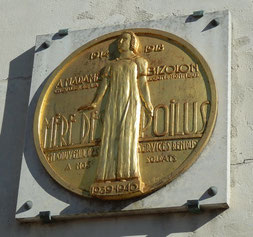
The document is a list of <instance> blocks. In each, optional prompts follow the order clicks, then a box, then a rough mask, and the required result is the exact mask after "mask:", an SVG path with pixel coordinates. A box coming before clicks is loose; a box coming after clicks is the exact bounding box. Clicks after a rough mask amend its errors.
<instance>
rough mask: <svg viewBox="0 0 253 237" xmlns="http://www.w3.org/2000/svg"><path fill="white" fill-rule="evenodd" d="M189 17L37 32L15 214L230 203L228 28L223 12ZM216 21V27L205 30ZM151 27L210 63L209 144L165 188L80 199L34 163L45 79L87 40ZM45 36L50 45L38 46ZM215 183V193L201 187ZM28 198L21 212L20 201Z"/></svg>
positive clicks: (30, 216)
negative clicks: (214, 102)
mask: <svg viewBox="0 0 253 237" xmlns="http://www.w3.org/2000/svg"><path fill="white" fill-rule="evenodd" d="M192 19H193V18H191V17H189V16H180V17H175V16H174V17H168V18H165V19H161V20H156V21H149V22H139V23H135V24H126V25H115V26H108V27H104V28H96V29H88V30H80V31H70V32H69V34H68V35H67V36H65V37H63V38H61V39H54V40H53V39H52V38H54V34H49V35H41V36H37V40H36V53H35V58H34V68H33V76H32V84H31V91H30V101H29V112H28V118H27V127H26V134H25V147H24V153H23V160H22V167H21V175H20V184H19V193H18V200H17V212H16V218H17V219H18V220H20V221H36V220H39V217H38V215H39V212H41V211H50V212H51V215H52V217H53V218H54V219H65V218H76V217H78V218H79V217H89V216H101V214H102V215H114V214H117V215H119V214H129V213H148V212H169V211H185V210H187V207H186V205H185V204H186V202H187V200H193V199H197V200H199V202H200V205H201V207H202V208H203V209H205V208H206V209H207V208H227V207H228V205H229V193H230V192H229V189H230V176H229V162H230V103H231V100H230V96H231V95H230V80H231V78H230V77H231V76H230V66H231V48H230V47H231V26H230V14H229V12H228V11H222V12H213V13H206V14H204V16H203V17H201V18H200V19H198V20H196V21H192ZM213 19H216V20H217V21H218V22H219V25H218V26H216V27H211V28H210V26H211V25H210V22H211V21H212V20H213ZM138 27H139V28H152V29H158V30H163V31H167V32H170V33H172V34H175V35H177V36H179V37H181V38H183V39H185V40H186V41H188V42H189V43H190V44H191V45H193V46H194V47H195V48H196V49H197V50H198V51H199V52H200V53H201V54H202V56H203V57H204V58H205V60H206V61H207V63H208V64H209V66H210V68H211V70H212V73H213V76H214V79H215V83H216V87H217V91H218V98H219V99H218V100H219V105H218V117H217V122H216V126H215V129H214V132H213V135H212V137H211V139H210V142H209V143H208V145H207V146H206V147H205V149H204V150H203V152H202V153H201V155H200V157H199V158H198V160H197V161H196V162H195V163H194V164H193V165H192V166H191V167H190V168H189V169H188V170H187V171H186V172H185V173H183V174H182V175H180V176H179V177H177V178H176V179H175V180H174V181H173V182H171V183H170V184H168V185H167V186H165V187H164V188H162V189H160V190H158V191H156V192H154V193H152V194H151V195H148V196H147V197H145V198H140V199H137V200H136V199H134V200H127V201H116V202H115V201H114V202H113V201H100V200H93V199H85V198H82V197H79V196H77V195H75V194H73V193H71V192H69V191H67V190H66V189H64V188H63V187H61V186H60V185H59V184H58V183H56V182H55V181H53V180H52V178H51V177H50V176H49V174H48V173H47V172H46V171H45V169H44V167H43V166H42V164H41V163H40V161H39V158H38V156H37V153H36V150H35V147H34V144H33V134H32V124H33V117H34V109H35V106H36V103H37V100H38V97H39V93H40V91H41V89H42V87H43V82H44V81H45V79H46V78H47V77H48V76H49V75H50V74H51V73H52V72H53V70H54V69H55V68H56V67H57V66H58V65H59V64H60V63H61V62H62V61H63V60H64V59H65V58H66V57H67V56H68V55H69V54H71V53H72V52H73V51H75V50H76V49H78V48H79V47H80V46H82V45H83V44H85V43H87V42H88V41H90V40H92V39H94V38H97V37H99V36H101V35H104V34H106V33H109V32H113V31H116V30H121V29H124V28H138ZM46 40H49V41H50V42H51V46H50V47H49V48H47V49H44V50H42V48H41V44H42V43H43V42H44V41H46ZM211 186H216V187H217V189H218V193H217V195H215V196H213V197H210V196H208V195H207V193H206V191H207V190H208V188H209V187H211ZM28 200H30V201H32V203H33V206H32V208H31V209H30V210H26V209H25V206H24V204H25V203H26V202H27V201H28Z"/></svg>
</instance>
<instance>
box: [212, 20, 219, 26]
mask: <svg viewBox="0 0 253 237" xmlns="http://www.w3.org/2000/svg"><path fill="white" fill-rule="evenodd" d="M211 24H212V25H213V26H218V25H219V24H220V22H219V21H218V20H217V19H213V20H212V21H211Z"/></svg>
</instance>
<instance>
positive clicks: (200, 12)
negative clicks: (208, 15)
mask: <svg viewBox="0 0 253 237" xmlns="http://www.w3.org/2000/svg"><path fill="white" fill-rule="evenodd" d="M203 15H204V11H203V10H200V11H195V12H193V14H192V16H193V17H196V18H200V17H202V16H203Z"/></svg>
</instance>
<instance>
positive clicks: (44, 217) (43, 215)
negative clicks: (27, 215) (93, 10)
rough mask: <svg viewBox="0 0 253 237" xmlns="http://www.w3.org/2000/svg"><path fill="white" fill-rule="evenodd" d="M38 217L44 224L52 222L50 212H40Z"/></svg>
mask: <svg viewBox="0 0 253 237" xmlns="http://www.w3.org/2000/svg"><path fill="white" fill-rule="evenodd" d="M39 217H40V219H41V220H42V222H44V223H50V222H51V221H52V218H51V212H50V211H41V212H40V213H39Z"/></svg>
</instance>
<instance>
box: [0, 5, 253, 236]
mask: <svg viewBox="0 0 253 237" xmlns="http://www.w3.org/2000/svg"><path fill="white" fill-rule="evenodd" d="M0 3H1V8H0V32H1V38H0V43H1V44H0V45H1V55H0V65H1V67H0V104H1V106H0V128H1V135H0V154H1V158H0V174H1V178H0V187H1V190H2V191H1V195H0V200H1V211H0V230H1V236H48V235H50V236H72V235H73V236H110V237H111V236H112V237H114V236H115V237H116V236H158V237H159V236H180V237H181V236H251V235H252V233H253V225H252V223H253V198H252V193H253V185H252V180H253V179H252V177H253V155H252V144H253V139H252V135H253V112H252V109H251V107H252V102H251V101H252V95H253V81H252V75H251V74H252V71H253V66H252V61H253V44H252V42H251V41H252V40H251V39H252V38H253V17H252V12H253V2H252V1H250V0H242V1H236V0H230V1H229V0H226V1H218V0H213V1H208V2H207V1H197V0H192V1H182V0H177V1H175V0H172V1H166V0H156V1H147V0H146V1H137V0H136V1H134V0H128V1H126V0H125V1H123V0H118V1H116V0H109V1H95V0H91V1H81V0H78V1H68V0H62V1H57V0H44V1H31V0H28V1H18V0H13V1H8V0H0ZM196 10H205V11H206V12H211V11H220V10H229V11H230V12H231V15H232V24H233V33H232V37H233V38H232V132H231V202H230V208H229V209H228V210H225V211H223V210H217V211H211V212H203V213H201V214H190V213H174V214H171V213H170V214H160V215H159V214H156V215H143V216H140V215H138V216H128V217H111V218H109V217H107V218H93V219H83V220H74V221H66V222H57V223H53V224H39V223H38V224H20V223H18V222H17V221H16V220H15V209H16V201H17V191H18V183H19V175H20V166H21V156H22V149H23V136H24V126H25V118H26V111H27V104H28V95H29V90H30V82H31V73H32V64H33V54H34V43H35V37H36V35H41V34H46V33H54V32H57V31H58V30H59V29H62V28H69V29H71V30H76V29H85V28H94V27H103V26H107V25H114V24H122V23H134V22H139V21H148V20H156V19H161V18H163V17H165V16H173V15H186V16H187V15H190V14H191V13H192V12H193V11H196ZM172 33H173V32H172Z"/></svg>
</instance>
